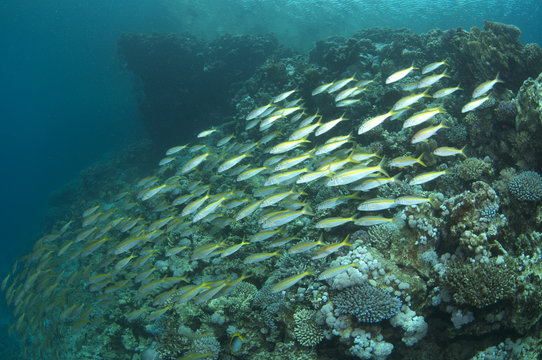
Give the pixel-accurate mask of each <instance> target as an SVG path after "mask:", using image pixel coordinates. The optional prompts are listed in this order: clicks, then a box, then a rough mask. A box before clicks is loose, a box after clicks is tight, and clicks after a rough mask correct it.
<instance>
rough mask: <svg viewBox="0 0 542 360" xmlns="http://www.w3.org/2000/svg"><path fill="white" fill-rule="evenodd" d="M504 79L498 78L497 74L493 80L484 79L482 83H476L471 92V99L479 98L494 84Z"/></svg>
mask: <svg viewBox="0 0 542 360" xmlns="http://www.w3.org/2000/svg"><path fill="white" fill-rule="evenodd" d="M503 82H504V81H502V80H501V79H499V74H497V76H495V79H493V80H489V81H486V82H484V83H481V84H480V85H478V86H477V87H476V88H475V89H474V91H473V92H472V98H473V99H476V98H479V97H480V96H482V95H484V94H485V93H487V92H488V91H489V90H491V89H492V88H493V86H495V84H497V83H503Z"/></svg>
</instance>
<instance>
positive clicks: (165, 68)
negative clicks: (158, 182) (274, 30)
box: [117, 33, 280, 150]
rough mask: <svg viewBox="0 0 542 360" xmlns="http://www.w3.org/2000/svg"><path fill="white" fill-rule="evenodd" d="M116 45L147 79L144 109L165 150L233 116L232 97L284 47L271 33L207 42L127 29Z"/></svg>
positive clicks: (144, 81)
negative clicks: (128, 31)
mask: <svg viewBox="0 0 542 360" xmlns="http://www.w3.org/2000/svg"><path fill="white" fill-rule="evenodd" d="M117 45H118V53H119V56H120V58H121V59H122V60H123V61H124V62H126V67H127V68H128V69H130V70H131V71H133V72H134V74H136V75H137V76H138V77H139V78H140V79H141V81H142V85H143V89H142V92H143V94H141V98H140V104H139V105H140V111H141V113H142V117H143V121H144V122H145V124H146V127H147V130H148V133H149V136H150V137H151V139H152V140H153V141H154V142H155V144H159V146H160V147H161V148H162V149H161V150H163V149H164V148H166V147H170V146H172V145H175V144H176V143H177V142H179V141H183V139H180V138H179V137H180V136H181V137H182V136H183V134H192V133H194V132H196V131H197V130H200V129H201V128H202V127H210V126H211V125H217V124H221V123H223V122H224V119H225V118H227V117H229V116H232V115H233V114H234V108H233V107H232V106H231V104H230V99H231V98H232V97H233V95H234V94H235V93H236V91H237V90H238V89H239V88H240V87H241V85H242V83H243V81H244V80H246V79H248V78H249V76H250V75H251V74H252V73H253V72H254V70H255V69H256V68H257V67H259V66H260V65H262V64H263V63H264V62H265V60H266V59H268V58H269V57H270V56H272V55H274V54H275V55H278V54H279V50H280V47H279V45H278V42H277V39H275V38H274V37H273V36H271V35H239V36H233V35H223V36H221V37H219V38H218V39H216V40H214V41H212V42H209V43H207V42H205V41H202V40H199V39H197V38H196V37H194V36H193V35H190V34H187V33H185V34H182V35H176V34H162V33H153V34H151V35H145V34H128V33H127V34H122V35H121V36H120V38H119V39H118V42H117ZM186 140H187V139H186Z"/></svg>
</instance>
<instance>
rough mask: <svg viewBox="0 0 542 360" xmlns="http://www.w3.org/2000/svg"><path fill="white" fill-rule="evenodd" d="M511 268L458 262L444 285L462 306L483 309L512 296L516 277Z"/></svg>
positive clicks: (447, 276)
mask: <svg viewBox="0 0 542 360" xmlns="http://www.w3.org/2000/svg"><path fill="white" fill-rule="evenodd" d="M515 275H516V274H515V272H514V271H513V270H512V268H511V267H509V266H505V265H496V264H495V263H494V262H489V263H467V264H459V263H455V264H452V265H450V266H449V267H448V269H447V270H446V274H445V276H444V279H443V281H444V284H445V286H446V287H448V288H449V289H450V290H451V291H452V294H453V298H454V300H455V301H456V302H457V303H458V304H465V305H471V306H475V307H477V308H482V307H484V306H488V305H492V304H495V303H497V302H498V301H500V300H502V299H505V298H507V297H510V296H512V295H513V294H514V293H515V292H516V287H517V283H516V277H515Z"/></svg>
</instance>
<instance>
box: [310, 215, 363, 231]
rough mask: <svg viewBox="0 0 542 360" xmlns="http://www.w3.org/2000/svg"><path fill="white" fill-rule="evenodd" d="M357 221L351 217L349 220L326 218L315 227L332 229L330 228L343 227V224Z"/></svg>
mask: <svg viewBox="0 0 542 360" xmlns="http://www.w3.org/2000/svg"><path fill="white" fill-rule="evenodd" d="M355 220H356V219H354V217H349V218H343V217H330V218H325V219H322V220H320V221H318V222H317V223H316V224H315V225H314V227H315V228H317V229H330V228H334V227H337V226H341V225H343V224H346V223H348V222H352V221H355Z"/></svg>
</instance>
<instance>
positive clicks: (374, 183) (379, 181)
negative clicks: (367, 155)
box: [350, 174, 399, 191]
mask: <svg viewBox="0 0 542 360" xmlns="http://www.w3.org/2000/svg"><path fill="white" fill-rule="evenodd" d="M398 178H399V174H397V175H395V176H394V177H387V178H382V177H379V178H373V179H368V180H365V181H363V182H362V183H361V184H358V185H356V186H353V187H351V188H350V190H354V191H369V190H371V189H374V188H377V187H379V186H382V185H386V184H389V183H393V182H397V181H398Z"/></svg>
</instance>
